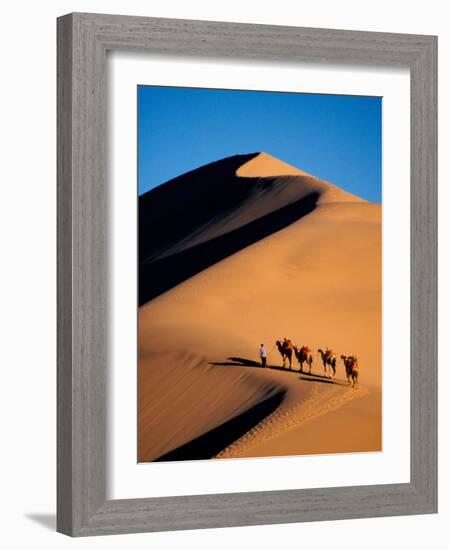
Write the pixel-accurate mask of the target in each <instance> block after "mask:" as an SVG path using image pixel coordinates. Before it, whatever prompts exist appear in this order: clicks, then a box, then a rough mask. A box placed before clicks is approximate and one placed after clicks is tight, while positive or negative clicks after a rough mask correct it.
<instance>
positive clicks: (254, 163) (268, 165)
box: [236, 152, 311, 178]
mask: <svg viewBox="0 0 449 550" xmlns="http://www.w3.org/2000/svg"><path fill="white" fill-rule="evenodd" d="M236 174H237V176H241V177H243V178H262V177H273V176H311V174H308V173H307V172H304V171H303V170H300V169H299V168H296V167H295V166H292V165H291V164H287V163H286V162H284V161H282V160H279V159H277V158H276V157H273V156H271V155H269V154H268V153H265V152H261V153H258V154H256V156H255V157H253V158H252V159H250V160H248V161H247V162H245V163H244V164H242V165H241V166H240V167H239V168H238V169H237V171H236Z"/></svg>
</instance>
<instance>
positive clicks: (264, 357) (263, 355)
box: [259, 344, 267, 368]
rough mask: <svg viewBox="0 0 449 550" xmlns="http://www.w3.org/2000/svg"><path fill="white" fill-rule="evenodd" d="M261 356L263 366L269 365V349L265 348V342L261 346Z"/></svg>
mask: <svg viewBox="0 0 449 550" xmlns="http://www.w3.org/2000/svg"><path fill="white" fill-rule="evenodd" d="M259 356H260V362H261V363H262V367H263V368H264V367H266V366H267V350H266V349H265V346H264V345H263V344H260V348H259Z"/></svg>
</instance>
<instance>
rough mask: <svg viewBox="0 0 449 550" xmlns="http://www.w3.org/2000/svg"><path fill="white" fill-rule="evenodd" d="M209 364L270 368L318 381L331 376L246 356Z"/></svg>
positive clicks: (325, 380)
mask: <svg viewBox="0 0 449 550" xmlns="http://www.w3.org/2000/svg"><path fill="white" fill-rule="evenodd" d="M209 365H214V366H218V367H250V368H255V369H264V368H266V369H270V370H277V371H280V372H290V373H291V374H299V375H302V376H307V377H310V378H302V380H311V381H313V380H315V379H316V382H320V381H323V382H328V383H329V378H328V377H327V376H324V375H322V374H315V373H312V372H311V373H309V372H304V371H303V372H301V371H300V370H299V368H291V369H289V368H288V367H282V366H280V365H270V364H267V366H266V367H262V365H261V364H260V362H259V361H254V360H253V359H247V358H245V357H227V358H226V361H214V362H211V363H209Z"/></svg>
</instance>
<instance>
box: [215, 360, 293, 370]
mask: <svg viewBox="0 0 449 550" xmlns="http://www.w3.org/2000/svg"><path fill="white" fill-rule="evenodd" d="M209 365H214V366H218V367H251V368H256V369H264V368H266V369H270V370H278V371H282V372H291V373H292V374H298V372H299V371H297V370H294V369H288V368H286V367H281V366H279V365H267V366H266V367H262V365H261V364H260V363H259V362H258V361H254V360H252V359H246V358H245V357H227V361H215V362H212V363H209Z"/></svg>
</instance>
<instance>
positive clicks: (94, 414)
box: [57, 14, 437, 536]
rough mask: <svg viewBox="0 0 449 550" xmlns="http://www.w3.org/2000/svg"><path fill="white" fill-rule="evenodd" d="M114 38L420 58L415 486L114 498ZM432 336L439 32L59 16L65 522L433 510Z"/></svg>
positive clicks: (193, 49)
mask: <svg viewBox="0 0 449 550" xmlns="http://www.w3.org/2000/svg"><path fill="white" fill-rule="evenodd" d="M110 49H114V50H124V49H127V50H136V51H139V52H148V53H151V52H153V53H168V54H173V55H192V56H201V57H206V56H207V57H228V58H254V59H262V60H263V59H272V60H277V61H278V62H279V63H283V62H295V61H296V62H298V61H314V62H320V61H322V62H332V63H338V64H345V63H352V64H363V65H366V64H379V65H391V66H406V67H409V68H410V71H411V297H410V298H411V365H410V368H411V381H412V383H411V480H410V483H406V484H392V485H374V486H360V487H343V488H326V489H307V490H291V491H269V492H252V493H232V494H224V495H195V496H183V497H166V498H154V499H128V500H112V501H107V500H106V477H107V476H106V408H107V402H106V383H107V365H108V356H107V350H108V342H107V325H108V309H107V294H108V288H107V280H108V279H107V259H108V257H107V247H108V215H107V197H108V188H107V174H106V114H105V109H106V52H107V50H110ZM436 339H437V39H436V37H432V36H421V35H405V34H392V33H371V32H358V31H357V32H356V31H343V30H330V29H307V28H296V27H278V26H271V25H247V24H237V23H217V22H207V21H186V20H173V19H153V18H142V17H124V16H116V15H94V14H70V15H67V16H64V17H62V18H60V19H59V20H58V510H57V516H58V523H57V529H58V531H60V532H62V533H66V534H68V535H72V536H86V535H99V534H114V533H130V532H141V531H164V530H176V529H196V528H210V527H229V526H237V525H262V524H269V523H288V522H301V521H318V520H330V519H343V518H360V517H373V516H393V515H404V514H423V513H432V512H436V510H437V347H436Z"/></svg>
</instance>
